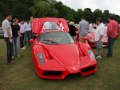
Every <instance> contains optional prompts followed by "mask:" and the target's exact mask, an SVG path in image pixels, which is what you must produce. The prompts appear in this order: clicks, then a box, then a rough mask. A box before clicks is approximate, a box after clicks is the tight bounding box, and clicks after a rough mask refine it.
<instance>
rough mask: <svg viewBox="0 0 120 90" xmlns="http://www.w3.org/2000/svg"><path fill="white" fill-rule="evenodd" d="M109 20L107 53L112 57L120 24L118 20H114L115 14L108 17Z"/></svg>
mask: <svg viewBox="0 0 120 90" xmlns="http://www.w3.org/2000/svg"><path fill="white" fill-rule="evenodd" d="M108 20H109V24H108V28H107V35H108V53H107V56H108V57H112V56H113V45H114V42H115V40H116V38H117V35H118V31H119V24H118V22H117V21H115V20H114V18H113V16H110V17H109V18H108Z"/></svg>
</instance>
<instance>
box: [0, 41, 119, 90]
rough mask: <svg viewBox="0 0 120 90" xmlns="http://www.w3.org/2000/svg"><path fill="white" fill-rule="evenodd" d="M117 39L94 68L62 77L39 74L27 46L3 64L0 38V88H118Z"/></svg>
mask: <svg viewBox="0 0 120 90" xmlns="http://www.w3.org/2000/svg"><path fill="white" fill-rule="evenodd" d="M119 40H120V39H118V40H117V41H116V42H115V45H114V57H113V58H107V57H105V55H106V52H107V49H104V52H103V54H104V57H103V59H102V60H99V61H98V63H97V72H96V73H95V74H92V75H90V76H87V77H82V76H80V75H72V76H69V77H67V78H66V79H64V80H44V79H41V78H39V77H38V76H37V75H36V73H35V71H34V69H33V64H32V55H31V49H30V48H27V49H26V50H21V49H20V57H18V58H16V60H15V63H14V64H12V65H8V64H6V46H5V43H4V40H3V39H0V90H120V41H119Z"/></svg>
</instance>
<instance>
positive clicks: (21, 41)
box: [19, 21, 26, 49]
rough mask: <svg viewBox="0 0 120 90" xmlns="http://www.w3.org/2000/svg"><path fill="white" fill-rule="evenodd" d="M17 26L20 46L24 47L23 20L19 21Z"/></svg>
mask: <svg viewBox="0 0 120 90" xmlns="http://www.w3.org/2000/svg"><path fill="white" fill-rule="evenodd" d="M19 26H20V48H22V49H26V43H25V27H24V21H21V22H20V23H19Z"/></svg>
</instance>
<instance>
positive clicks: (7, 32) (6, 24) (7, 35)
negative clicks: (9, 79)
mask: <svg viewBox="0 0 120 90" xmlns="http://www.w3.org/2000/svg"><path fill="white" fill-rule="evenodd" d="M11 20H12V16H11V15H9V14H8V15H6V16H5V20H4V21H3V22H2V29H3V31H4V39H5V43H6V46H7V63H10V64H11V63H13V60H12V54H13V43H12V29H11V25H10V21H11Z"/></svg>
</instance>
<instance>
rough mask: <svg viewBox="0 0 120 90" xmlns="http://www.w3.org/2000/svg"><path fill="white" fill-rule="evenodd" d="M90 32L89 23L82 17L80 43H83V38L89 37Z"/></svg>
mask: <svg viewBox="0 0 120 90" xmlns="http://www.w3.org/2000/svg"><path fill="white" fill-rule="evenodd" d="M88 31H89V23H88V21H86V20H85V18H84V17H81V21H80V22H79V41H82V39H83V38H85V37H87V34H88ZM86 42H87V41H86Z"/></svg>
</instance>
